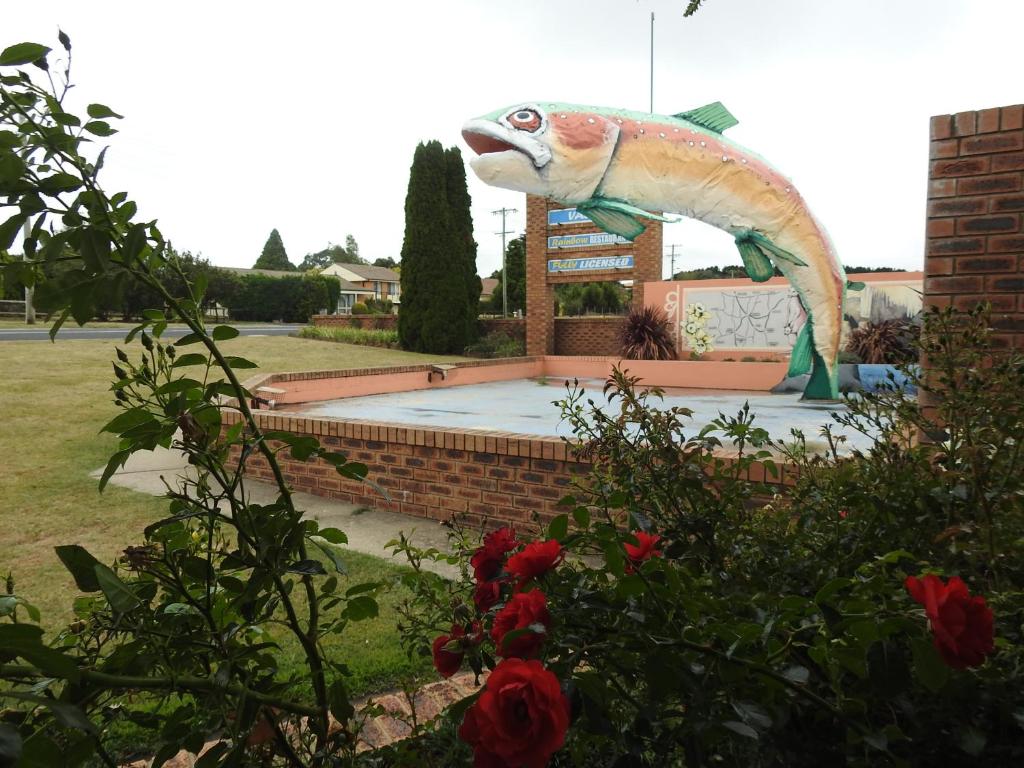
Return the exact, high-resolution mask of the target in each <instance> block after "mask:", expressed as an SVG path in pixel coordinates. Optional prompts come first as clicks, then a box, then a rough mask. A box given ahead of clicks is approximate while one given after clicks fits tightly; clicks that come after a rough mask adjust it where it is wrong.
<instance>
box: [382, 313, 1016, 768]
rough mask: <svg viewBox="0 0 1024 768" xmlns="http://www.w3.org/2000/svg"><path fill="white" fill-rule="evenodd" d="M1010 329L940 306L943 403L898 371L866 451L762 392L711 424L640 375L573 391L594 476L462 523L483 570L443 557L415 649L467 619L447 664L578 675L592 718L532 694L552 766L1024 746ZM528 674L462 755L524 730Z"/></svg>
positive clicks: (573, 416)
mask: <svg viewBox="0 0 1024 768" xmlns="http://www.w3.org/2000/svg"><path fill="white" fill-rule="evenodd" d="M988 339H989V337H988V329H987V321H986V319H985V318H984V317H981V316H980V315H970V316H968V317H966V318H965V317H956V316H954V315H952V314H951V313H948V312H947V313H943V314H936V315H934V316H932V317H931V318H930V319H929V323H928V328H927V331H926V334H925V337H924V339H923V342H922V344H923V349H924V351H925V354H926V355H927V356H928V358H929V359H930V360H932V361H933V364H934V366H935V367H934V368H933V369H932V372H931V373H930V374H928V375H927V376H922V375H920V374H916V373H915V372H914V370H913V369H912V368H908V371H907V375H908V376H911V377H915V376H916V382H917V384H918V385H919V386H921V387H922V388H925V389H928V390H929V391H930V392H931V394H932V395H933V396H935V397H937V398H938V399H939V401H940V402H941V403H942V405H941V406H940V408H939V411H938V412H936V413H932V412H925V411H924V410H923V409H921V408H920V407H918V405H917V403H916V401H914V400H913V399H912V398H909V397H908V396H907V395H906V394H905V393H904V392H903V390H902V389H897V388H895V387H892V388H888V389H883V391H882V392H879V393H866V394H864V395H862V396H860V397H859V398H855V399H851V400H849V401H848V409H849V410H848V412H847V413H846V414H845V415H843V416H841V417H840V421H842V422H844V423H845V424H847V425H848V426H850V427H853V428H856V429H860V430H863V431H865V432H867V433H868V434H875V432H874V429H878V430H880V432H879V433H878V434H877V436H876V437H875V440H874V445H873V447H872V448H871V450H870V451H867V452H855V453H849V452H847V453H845V454H841V453H840V452H839V449H840V446H841V442H840V441H838V439H837V438H835V437H834V436H832V435H831V434H830V431H827V432H826V442H827V443H828V445H830V446H834V450H830V451H828V452H827V453H825V454H821V455H814V454H811V453H810V452H809V451H807V450H806V446H805V445H804V444H803V443H802V442H801V440H799V439H798V440H797V442H796V445H795V446H790V447H786V446H783V445H782V444H779V443H775V442H774V441H772V440H770V439H769V436H768V435H767V433H765V432H764V431H763V430H761V429H759V428H757V426H756V425H755V423H754V418H753V416H752V415H751V414H750V413H749V410H748V409H747V408H746V407H744V408H743V409H742V410H741V411H740V412H739V413H737V414H736V415H734V416H725V415H723V416H720V418H719V419H717V420H715V422H714V423H713V424H712V425H711V427H709V428H708V429H704V430H701V431H699V432H698V431H696V430H691V429H690V428H689V425H688V416H689V412H688V411H687V410H686V409H685V408H671V409H661V408H657V407H655V404H654V403H655V401H656V399H657V397H658V395H659V393H658V392H657V391H654V390H651V391H642V390H639V389H638V388H637V381H636V379H632V378H629V377H627V376H624V375H623V374H621V373H619V372H616V373H615V374H614V375H613V378H612V379H611V380H610V381H609V382H608V390H607V391H608V394H609V396H610V401H611V402H612V403H613V404H614V408H612V409H611V410H610V411H609V412H607V413H606V412H604V411H603V410H601V409H597V408H593V407H590V406H588V405H586V404H585V403H586V395H585V394H584V393H583V392H582V391H581V390H578V389H577V390H572V391H571V392H570V395H569V397H568V399H567V400H566V401H565V402H564V403H563V406H562V413H563V417H564V418H565V419H566V420H567V421H568V422H569V424H570V425H571V427H572V429H573V432H574V436H575V438H576V441H577V442H576V443H575V445H576V446H577V450H578V455H579V458H580V459H581V460H583V461H584V462H586V463H587V464H588V465H589V466H591V467H592V471H591V474H590V475H589V477H588V478H587V479H586V481H585V482H583V483H582V484H581V486H580V488H578V489H577V490H576V492H575V493H574V494H573V496H572V497H570V498H566V499H564V500H563V505H564V507H563V508H564V509H565V510H566V512H565V513H563V514H560V515H557V516H556V517H555V518H554V519H553V520H552V521H551V522H550V524H548V525H546V526H544V527H540V528H535V527H534V526H524V529H526V530H535V531H536V533H534V534H532V535H526V532H525V530H523V531H516V532H512V531H509V530H505V531H500V532H498V533H492V534H489V535H488V536H486V537H484V539H483V542H482V543H480V544H479V546H477V540H475V538H474V537H473V536H471V535H470V534H469V533H468V532H467V531H466V530H464V529H462V528H461V527H460V526H459V525H458V524H457V523H456V524H454V528H453V533H452V535H453V550H452V551H453V552H455V553H461V554H459V555H458V557H459V560H460V563H461V565H462V574H463V576H462V578H461V579H459V580H458V581H456V582H444V581H442V580H440V579H436V578H435V577H432V576H423V577H421V579H420V581H419V583H418V586H417V590H418V591H417V597H416V598H415V599H414V600H413V601H411V602H410V604H409V605H408V606H407V608H406V611H405V613H406V620H405V622H404V623H405V625H406V626H407V629H408V631H407V634H406V637H405V642H406V643H407V646H408V648H409V650H410V652H426V650H425V649H426V647H427V646H428V644H429V643H431V642H436V641H437V640H436V639H437V638H438V634H439V629H438V628H443V634H444V635H446V636H447V640H446V641H445V643H444V644H443V647H444V649H446V650H447V651H448V652H449V653H451V654H452V657H445V658H444V659H443V662H444V665H443V669H444V671H445V673H446V674H449V673H451V672H452V671H453V670H454V669H455V668H456V667H458V666H467V667H468V668H470V669H473V670H482V669H485V668H489V669H492V670H493V671H492V675H493V676H495V677H492V679H498V680H499V682H504V681H505V680H506V679H515V680H516V682H515V685H516V686H518V687H519V689H521V690H524V691H525V690H533V688H534V687H538V690H545V691H549V690H553V688H552V687H551V684H550V682H549V680H548V678H547V677H546V675H548V674H550V675H553V676H554V678H555V679H556V680H557V681H558V685H559V686H560V690H561V691H562V693H563V695H564V697H565V699H564V702H563V704H562V705H561V706H564V707H566V708H567V709H568V710H569V711H570V712H571V715H572V717H571V720H570V722H569V724H568V725H566V724H565V722H564V721H562V720H560V719H559V717H558V715H557V712H558V707H559V706H560V705H559V704H557V703H551V702H550V700H549V699H547V698H545V697H547V696H550V695H552V694H548V693H544V694H541V693H537V694H529V695H527V694H524V703H523V704H522V705H516V706H521V707H525V711H526V714H527V715H529V716H530V717H531V719H536V720H538V721H539V723H540V725H538V726H537V727H539V728H543V729H545V730H544V731H543V733H544V734H545V736H544V738H541V739H538V741H537V742H536V745H535V748H534V749H535V751H533V752H531V753H530V755H529V759H531V760H536V761H537V764H541V763H542V762H543V761H544V760H545V759H546V758H547V756H548V754H549V753H550V752H551V751H552V750H554V749H558V748H560V751H557V752H555V753H554V755H553V757H552V758H551V764H553V765H587V766H612V765H615V766H622V765H637V766H640V765H686V766H704V765H723V766H737V767H739V766H744V767H745V766H750V765H763V766H772V765H785V766H806V767H807V768H810V767H811V766H820V765H844V764H845V765H863V766H867V765H922V766H924V765H944V766H973V765H981V764H991V765H1011V764H1015V763H1016V762H1019V761H1020V759H1021V757H1022V755H1024V739H1022V733H1021V726H1020V724H1019V722H1017V715H1016V713H1018V712H1020V711H1021V708H1022V707H1024V671H1022V670H1024V667H1022V662H1024V652H1022V647H1024V646H1022V629H1021V623H1020V616H1021V615H1022V614H1024V566H1022V565H1021V563H1022V562H1024V559H1022V558H1021V554H1022V552H1021V549H1022V548H1024V545H1022V543H1021V542H1022V540H1024V501H1022V499H1024V471H1022V470H1024V455H1022V454H1021V452H1020V451H1019V450H1017V447H1019V446H1020V445H1021V444H1024V403H1022V402H1021V400H1020V398H1016V397H1014V396H1013V394H1014V393H1019V392H1021V391H1024V358H1021V357H1020V356H1017V357H1012V356H1006V357H992V356H991V354H990V349H989V346H988ZM918 433H924V434H926V435H932V440H931V441H923V442H919V441H915V440H914V439H913V436H914V435H915V434H918ZM723 445H725V446H726V447H728V448H729V449H730V450H731V452H732V453H733V458H732V459H731V460H729V459H725V458H723V457H721V455H720V454H719V452H718V450H719V448H720V446H723ZM769 449H771V450H772V451H773V452H774V453H769ZM778 452H784V456H785V457H786V459H787V461H789V462H790V463H793V464H795V465H796V466H797V468H798V473H797V476H798V477H799V478H800V479H799V480H798V481H797V485H796V487H795V488H794V489H793V491H792V492H791V493H789V494H783V495H778V496H776V497H775V498H774V499H773V500H772V502H771V504H770V505H769V506H763V504H764V502H763V501H761V502H760V503H759V504H757V505H755V504H754V501H755V498H756V496H757V495H758V494H760V493H763V489H758V487H757V486H755V485H754V484H751V483H749V482H747V481H746V480H745V479H744V478H745V477H746V474H747V471H748V469H749V468H750V467H751V466H752V465H753V463H754V462H755V461H759V462H768V463H767V467H768V469H769V471H771V470H773V469H774V468H775V465H774V464H772V463H770V460H771V458H772V457H773V456H776V457H777V456H778ZM396 551H399V552H401V551H405V552H406V553H407V554H408V555H410V556H411V557H412V562H413V563H414V564H415V563H417V562H418V559H419V558H423V557H426V558H434V559H439V560H447V559H448V558H450V557H452V555H449V554H447V553H432V552H422V551H419V550H416V549H415V548H414V547H411V546H410V544H409V542H407V541H405V540H402V541H399V542H398V543H397V547H396ZM930 594H931V595H934V596H935V600H933V599H932V598H931V597H929V595H930ZM525 597H529V601H527V600H526V599H525ZM449 627H451V629H449ZM460 633H461V634H460ZM516 656H522V657H523V658H529V659H534V660H535V661H530V662H529V664H531V665H532V666H531V667H530V668H529V669H526V668H525V667H523V666H522V664H523V662H516V663H512V662H513V661H514V660H515V657H516ZM503 670H504V672H503V674H502V675H501V676H500V678H499V677H497V676H498V675H499V672H501V671H503ZM503 691H506V689H504V688H503V687H500V686H495V689H494V690H492V689H491V687H490V686H485V692H484V693H483V695H482V696H481V697H479V698H477V699H475V700H474V699H469V700H466V701H465V702H463V704H462V705H459V706H456V707H455V708H454V710H453V712H452V714H451V718H452V722H451V723H450V724H449V726H448V728H451V729H454V728H456V727H458V734H459V737H460V738H461V739H462V740H463V741H464V742H466V746H464V747H463V753H462V754H463V757H462V758H461V760H463V761H468V755H469V750H470V748H472V749H473V750H474V752H475V755H476V764H478V765H479V764H488V763H487V761H488V760H498V759H501V758H502V757H503V755H505V754H506V752H507V751H509V750H514V749H517V748H522V744H518V745H516V744H507V743H505V742H503V741H502V740H501V739H500V737H497V736H495V737H494V738H493V739H491V740H488V738H487V734H491V733H496V731H495V730H494V729H495V728H497V727H498V726H497V725H496V722H497V721H496V720H495V718H499V719H500V717H501V714H500V713H501V712H502V711H503V710H502V708H501V706H499V702H500V700H501V697H502V696H504V695H507V693H503ZM510 706H511V705H510ZM505 711H510V710H505ZM499 730H500V729H499ZM450 732H451V731H450V730H445V731H444V733H450ZM442 745H443V746H444V747H445V748H447V749H451V746H450V743H449V742H447V741H442ZM439 747H440V745H439ZM508 753H509V754H511V752H508ZM627 754H629V755H633V756H635V757H634V759H633V761H632V762H628V761H627V762H623V760H622V758H621V756H622V755H627ZM520 758H521V755H518V753H517V755H516V759H517V760H518V759H520ZM458 759H459V758H455V759H454V760H453V761H454V762H458Z"/></svg>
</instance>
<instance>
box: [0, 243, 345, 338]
mask: <svg viewBox="0 0 1024 768" xmlns="http://www.w3.org/2000/svg"><path fill="white" fill-rule="evenodd" d="M170 257H171V258H170V261H171V262H172V263H170V264H167V265H164V266H162V267H160V268H159V269H158V273H159V274H160V280H161V282H163V284H164V285H165V286H166V287H167V288H168V290H169V291H170V292H171V294H172V295H174V296H184V295H185V294H186V291H185V281H186V280H188V282H189V283H191V284H193V285H195V284H197V283H205V284H206V291H205V293H204V294H203V300H202V308H203V310H204V312H206V313H208V314H211V313H213V312H214V310H216V309H217V308H226V309H227V310H228V311H229V312H230V314H231V317H232V318H233V319H236V320H258V321H272V320H281V321H284V322H301V323H304V322H307V321H308V320H309V318H310V316H311V315H313V314H315V313H317V312H320V311H322V310H325V309H327V310H329V309H331V308H333V307H335V306H336V305H337V303H338V296H339V295H340V293H341V284H340V283H339V282H338V281H337V280H336V279H334V278H333V277H323V276H320V275H302V274H299V273H296V274H295V276H294V277H292V276H289V277H268V276H266V275H260V274H251V275H239V274H237V273H235V272H232V271H230V270H227V269H220V268H219V267H215V266H213V265H212V264H210V262H209V261H207V260H206V259H204V258H202V257H201V256H196V255H194V254H192V253H189V252H188V251H183V252H178V251H175V250H174V249H173V248H171V249H170ZM65 263H66V262H59V261H55V262H53V263H52V264H51V265H49V266H48V267H47V278H48V280H47V282H48V283H49V282H50V280H52V281H53V282H52V283H51V285H53V286H60V285H61V284H62V283H63V282H64V280H65V276H64V274H62V272H63V271H64V270H63V269H62V265H63V264H65ZM67 279H73V275H70V274H69V275H67ZM45 285H46V284H45V283H44V284H43V285H42V286H40V289H39V290H40V291H43V292H45V291H46V290H49V289H48V288H47V287H45ZM24 290H25V288H24V286H23V285H21V284H20V283H18V282H16V281H8V283H7V284H6V285H4V286H3V297H4V298H8V297H10V298H12V299H21V298H24ZM97 298H98V300H97V302H96V319H98V320H126V321H127V320H135V319H138V318H140V317H141V316H142V312H143V310H146V309H162V308H163V306H164V302H163V298H162V297H161V296H160V295H159V294H157V293H156V292H155V291H154V290H152V289H151V288H149V287H147V286H146V285H144V284H142V283H137V282H134V281H125V282H123V283H121V284H120V285H119V286H116V287H115V288H113V289H111V290H109V291H107V292H105V295H103V296H100V297H97Z"/></svg>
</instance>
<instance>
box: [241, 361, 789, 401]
mask: <svg viewBox="0 0 1024 768" xmlns="http://www.w3.org/2000/svg"><path fill="white" fill-rule="evenodd" d="M616 365H618V366H619V367H620V368H622V369H623V370H625V371H627V372H628V373H629V374H631V375H633V376H639V377H640V379H641V380H642V383H643V384H646V385H648V386H652V387H674V388H680V389H732V390H744V391H758V392H764V391H768V390H770V389H771V388H772V387H773V386H775V385H776V384H778V383H779V382H780V381H781V380H782V378H783V377H784V376H785V374H786V364H785V363H727V362H715V361H708V360H697V361H694V360H668V361H664V360H621V359H619V358H616V357H597V356H594V357H562V356H553V355H552V356H546V357H543V358H534V359H526V358H524V359H517V360H509V361H507V362H503V361H500V360H495V361H494V362H492V363H489V364H485V365H469V366H465V367H460V366H458V365H456V366H455V367H454V368H452V369H451V370H449V371H448V375H447V378H446V379H443V380H442V379H441V378H440V376H439V375H436V374H435V375H434V376H433V377H432V378H433V380H432V381H430V382H428V381H427V372H428V370H429V366H417V367H416V368H415V369H413V370H409V369H408V368H398V369H396V370H394V371H389V370H387V369H376V370H369V371H365V372H361V371H352V372H348V374H347V375H341V374H342V372H335V371H325V372H323V374H324V375H319V376H318V375H317V373H316V372H310V373H305V374H277V375H273V374H272V375H270V376H264V377H260V378H259V379H256V380H253V381H251V382H249V383H248V386H249V387H250V388H251V389H253V390H255V389H256V388H258V387H260V386H267V387H273V388H275V389H282V390H284V392H283V393H281V394H273V395H270V396H269V397H268V399H274V400H275V401H276V402H277V403H278V404H279V406H282V405H295V404H299V403H310V402H318V401H322V400H335V399H338V398H343V397H360V396H363V395H381V394H390V393H393V392H410V391H414V390H423V389H446V388H448V387H458V386H464V385H467V384H483V383H486V382H491V381H508V380H511V379H530V378H536V377H539V376H550V377H556V378H565V379H573V378H580V379H606V378H608V376H609V375H611V372H612V368H613V367H614V366H616Z"/></svg>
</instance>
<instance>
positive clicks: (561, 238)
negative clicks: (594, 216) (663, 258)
mask: <svg viewBox="0 0 1024 768" xmlns="http://www.w3.org/2000/svg"><path fill="white" fill-rule="evenodd" d="M605 245H629V240H627V239H626V238H624V237H620V236H619V235H611V234H608V233H607V232H592V233H590V234H586V235H551V236H550V237H549V238H548V250H549V251H551V250H555V249H556V248H599V247H601V246H605Z"/></svg>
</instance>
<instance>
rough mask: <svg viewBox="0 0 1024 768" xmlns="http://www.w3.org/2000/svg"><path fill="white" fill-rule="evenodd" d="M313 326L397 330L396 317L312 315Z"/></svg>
mask: <svg viewBox="0 0 1024 768" xmlns="http://www.w3.org/2000/svg"><path fill="white" fill-rule="evenodd" d="M313 325H323V326H339V325H340V326H346V325H347V326H350V327H352V328H380V329H384V330H388V331H394V330H397V329H398V315H313Z"/></svg>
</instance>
